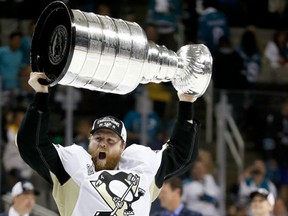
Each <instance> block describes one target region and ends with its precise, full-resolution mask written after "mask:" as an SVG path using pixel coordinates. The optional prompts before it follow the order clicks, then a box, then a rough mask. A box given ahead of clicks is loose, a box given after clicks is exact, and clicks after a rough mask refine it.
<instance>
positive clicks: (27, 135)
mask: <svg viewBox="0 0 288 216" xmlns="http://www.w3.org/2000/svg"><path fill="white" fill-rule="evenodd" d="M48 97H49V96H48V94H47V93H37V94H36V95H35V98H34V101H33V103H32V104H31V105H30V107H29V109H28V111H27V113H26V115H25V117H24V119H23V121H22V123H21V126H20V128H19V131H18V134H17V144H18V148H19V152H20V154H21V156H22V158H23V160H24V161H25V162H26V163H27V164H28V165H29V166H30V167H32V168H33V169H34V170H35V171H37V172H38V173H39V174H40V175H41V176H42V177H43V178H44V179H45V180H46V181H48V182H49V183H52V181H51V177H50V171H52V172H53V173H54V174H55V175H56V176H57V177H58V179H59V178H60V179H61V178H62V177H61V176H62V175H60V174H61V172H62V171H63V170H64V168H63V167H62V164H61V162H60V159H59V156H58V154H57V151H56V149H55V148H54V146H53V144H52V143H51V142H50V140H49V137H48V129H49V124H48V123H49V112H48ZM64 173H65V171H64ZM64 176H65V175H64ZM59 181H60V182H61V180H59ZM63 181H64V180H62V182H63Z"/></svg>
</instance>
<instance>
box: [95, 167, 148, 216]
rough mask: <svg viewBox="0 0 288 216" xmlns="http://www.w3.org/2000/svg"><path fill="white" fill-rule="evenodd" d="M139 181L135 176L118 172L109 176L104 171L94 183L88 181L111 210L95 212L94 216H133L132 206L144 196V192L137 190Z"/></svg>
mask: <svg viewBox="0 0 288 216" xmlns="http://www.w3.org/2000/svg"><path fill="white" fill-rule="evenodd" d="M139 181H140V177H139V176H138V175H137V174H135V175H134V174H132V173H129V174H128V173H125V172H119V173H117V174H115V175H111V174H110V173H108V172H106V171H104V172H103V173H102V174H101V175H100V176H99V178H98V179H97V180H96V181H90V183H91V184H92V186H93V187H94V188H95V189H96V191H97V192H98V193H99V195H100V196H101V197H102V198H103V200H105V202H106V203H107V205H108V206H109V208H110V209H111V210H110V211H97V212H96V213H95V214H94V216H108V215H112V216H117V215H124V216H129V215H134V211H133V208H132V204H133V203H134V202H135V201H137V200H138V199H140V197H142V196H143V195H144V194H145V191H144V190H143V189H141V188H139Z"/></svg>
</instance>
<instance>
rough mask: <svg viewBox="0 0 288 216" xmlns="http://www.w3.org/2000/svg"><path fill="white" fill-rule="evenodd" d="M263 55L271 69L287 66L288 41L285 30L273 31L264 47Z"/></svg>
mask: <svg viewBox="0 0 288 216" xmlns="http://www.w3.org/2000/svg"><path fill="white" fill-rule="evenodd" d="M264 55H265V57H266V58H267V60H268V62H269V65H270V67H271V68H272V69H277V68H281V67H287V66H288V41H287V32H286V31H284V30H277V31H275V33H274V35H273V40H271V41H269V42H268V43H267V45H266V47H265V50H264Z"/></svg>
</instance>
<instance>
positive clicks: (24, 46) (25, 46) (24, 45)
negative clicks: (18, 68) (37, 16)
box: [20, 20, 36, 66]
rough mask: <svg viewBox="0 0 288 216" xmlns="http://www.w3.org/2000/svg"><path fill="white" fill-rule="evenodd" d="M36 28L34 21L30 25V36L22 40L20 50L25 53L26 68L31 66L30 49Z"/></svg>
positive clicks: (24, 62) (25, 36)
mask: <svg viewBox="0 0 288 216" xmlns="http://www.w3.org/2000/svg"><path fill="white" fill-rule="evenodd" d="M35 27H36V21H35V20H32V21H31V22H30V23H29V25H28V34H27V35H24V36H23V37H22V40H21V46H20V50H21V51H22V53H23V64H24V65H25V66H29V65H30V49H31V43H32V36H33V33H34V30H35Z"/></svg>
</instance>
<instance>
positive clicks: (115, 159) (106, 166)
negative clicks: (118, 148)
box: [92, 150, 121, 171]
mask: <svg viewBox="0 0 288 216" xmlns="http://www.w3.org/2000/svg"><path fill="white" fill-rule="evenodd" d="M99 152H100V150H99V151H97V152H96V154H95V155H94V156H93V157H92V161H93V163H94V166H95V170H96V171H101V170H114V169H116V168H117V167H118V164H119V161H120V158H121V152H118V154H116V153H114V154H113V155H110V154H108V153H107V152H106V158H105V159H102V160H100V159H99V158H98V155H99Z"/></svg>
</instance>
